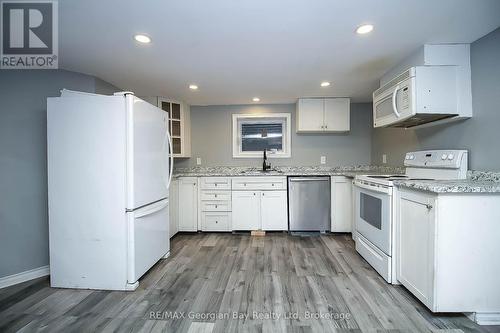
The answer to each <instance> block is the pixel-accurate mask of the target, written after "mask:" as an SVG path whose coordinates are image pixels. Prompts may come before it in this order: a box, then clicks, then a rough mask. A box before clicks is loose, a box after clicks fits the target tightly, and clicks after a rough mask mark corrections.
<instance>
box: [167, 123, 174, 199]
mask: <svg viewBox="0 0 500 333" xmlns="http://www.w3.org/2000/svg"><path fill="white" fill-rule="evenodd" d="M167 138H168V147H169V150H168V151H169V155H170V163H169V165H170V172H169V175H168V183H167V190H168V189H169V188H170V184H171V183H172V175H173V173H174V149H173V147H172V137H171V136H170V133H169V132H168V126H167Z"/></svg>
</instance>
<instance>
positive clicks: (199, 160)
mask: <svg viewBox="0 0 500 333" xmlns="http://www.w3.org/2000/svg"><path fill="white" fill-rule="evenodd" d="M196 165H201V157H197V158H196Z"/></svg>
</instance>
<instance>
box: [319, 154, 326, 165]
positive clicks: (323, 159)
mask: <svg viewBox="0 0 500 333" xmlns="http://www.w3.org/2000/svg"><path fill="white" fill-rule="evenodd" d="M320 162H321V164H326V156H321V159H320Z"/></svg>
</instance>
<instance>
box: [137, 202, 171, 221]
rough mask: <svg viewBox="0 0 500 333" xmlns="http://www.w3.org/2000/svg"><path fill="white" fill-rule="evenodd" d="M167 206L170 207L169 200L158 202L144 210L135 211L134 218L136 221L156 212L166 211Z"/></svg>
mask: <svg viewBox="0 0 500 333" xmlns="http://www.w3.org/2000/svg"><path fill="white" fill-rule="evenodd" d="M167 206H168V200H167V199H165V200H162V201H159V202H156V203H154V204H151V205H148V206H146V207H144V208H143V209H138V210H137V211H135V215H134V217H135V218H136V219H139V218H141V217H145V216H148V215H152V214H154V213H156V212H159V211H160V210H162V209H164V208H165V207H167Z"/></svg>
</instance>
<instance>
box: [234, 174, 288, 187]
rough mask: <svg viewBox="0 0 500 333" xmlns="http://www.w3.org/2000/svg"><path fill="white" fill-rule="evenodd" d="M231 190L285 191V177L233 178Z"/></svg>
mask: <svg viewBox="0 0 500 333" xmlns="http://www.w3.org/2000/svg"><path fill="white" fill-rule="evenodd" d="M232 188H233V190H250V191H252V190H285V189H286V177H267V176H265V177H238V178H233V184H232Z"/></svg>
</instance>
